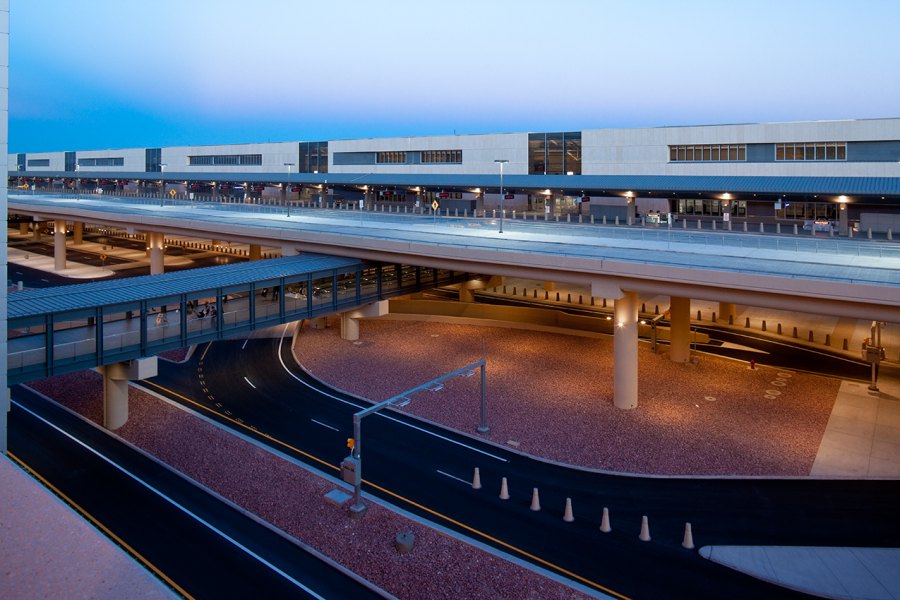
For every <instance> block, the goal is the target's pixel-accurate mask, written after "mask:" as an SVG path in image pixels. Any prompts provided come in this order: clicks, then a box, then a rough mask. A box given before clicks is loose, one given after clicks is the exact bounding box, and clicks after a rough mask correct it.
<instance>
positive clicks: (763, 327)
mask: <svg viewBox="0 0 900 600" xmlns="http://www.w3.org/2000/svg"><path fill="white" fill-rule="evenodd" d="M762 330H763V331H765V330H766V320H765V319H763V322H762Z"/></svg>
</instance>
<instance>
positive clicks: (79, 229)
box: [72, 221, 84, 246]
mask: <svg viewBox="0 0 900 600" xmlns="http://www.w3.org/2000/svg"><path fill="white" fill-rule="evenodd" d="M83 236H84V223H82V222H81V221H75V223H73V231H72V245H73V246H78V245H80V244H81V243H83V242H84V239H83Z"/></svg>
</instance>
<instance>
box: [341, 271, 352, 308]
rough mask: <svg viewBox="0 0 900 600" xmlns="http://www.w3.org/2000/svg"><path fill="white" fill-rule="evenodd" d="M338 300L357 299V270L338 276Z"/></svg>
mask: <svg viewBox="0 0 900 600" xmlns="http://www.w3.org/2000/svg"><path fill="white" fill-rule="evenodd" d="M337 289H338V298H337V299H338V302H340V301H342V300H356V272H355V271H353V272H350V273H341V274H340V275H338V277H337Z"/></svg>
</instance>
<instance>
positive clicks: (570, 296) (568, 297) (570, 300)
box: [566, 294, 572, 304]
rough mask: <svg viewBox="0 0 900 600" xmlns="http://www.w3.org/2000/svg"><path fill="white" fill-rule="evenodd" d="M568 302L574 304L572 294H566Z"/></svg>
mask: <svg viewBox="0 0 900 600" xmlns="http://www.w3.org/2000/svg"><path fill="white" fill-rule="evenodd" d="M566 302H567V303H568V304H572V294H566Z"/></svg>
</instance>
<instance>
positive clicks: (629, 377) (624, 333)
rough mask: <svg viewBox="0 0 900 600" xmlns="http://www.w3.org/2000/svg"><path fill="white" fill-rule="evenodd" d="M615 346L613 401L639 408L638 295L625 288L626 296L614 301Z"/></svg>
mask: <svg viewBox="0 0 900 600" xmlns="http://www.w3.org/2000/svg"><path fill="white" fill-rule="evenodd" d="M613 348H614V352H613V356H614V360H615V371H614V376H613V403H614V404H615V406H616V408H622V409H631V408H637V405H638V355H637V349H638V296H637V293H635V292H624V296H622V297H621V298H618V299H616V301H615V335H614V337H613Z"/></svg>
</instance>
